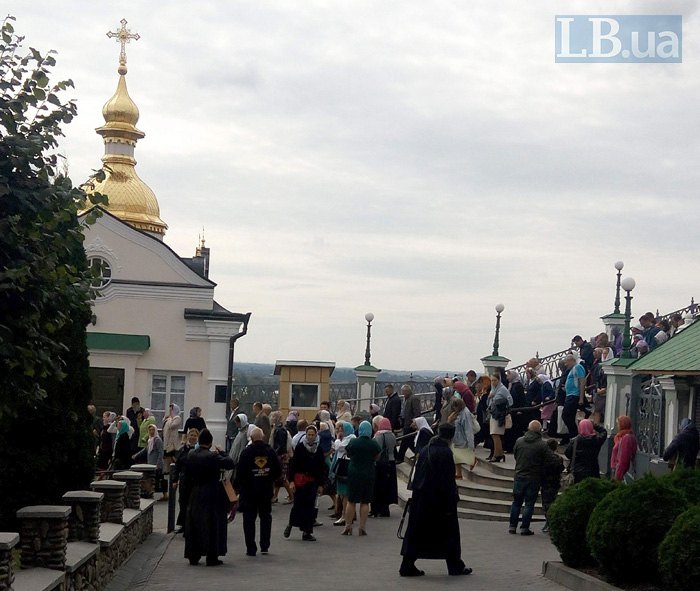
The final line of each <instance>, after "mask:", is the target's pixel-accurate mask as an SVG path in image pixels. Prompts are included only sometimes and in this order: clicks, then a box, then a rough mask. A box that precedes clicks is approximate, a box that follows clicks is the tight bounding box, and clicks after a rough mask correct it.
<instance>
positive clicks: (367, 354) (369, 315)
mask: <svg viewBox="0 0 700 591" xmlns="http://www.w3.org/2000/svg"><path fill="white" fill-rule="evenodd" d="M365 320H366V321H367V349H365V365H367V366H369V365H371V363H370V362H369V357H370V352H369V341H370V338H371V337H372V320H374V314H372V312H367V314H365Z"/></svg>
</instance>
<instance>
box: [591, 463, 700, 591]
mask: <svg viewBox="0 0 700 591" xmlns="http://www.w3.org/2000/svg"><path fill="white" fill-rule="evenodd" d="M687 508H688V503H687V501H686V500H685V496H684V495H683V493H681V492H680V491H679V490H677V489H675V488H673V487H672V486H671V484H670V483H669V482H668V481H667V480H664V479H662V478H655V477H654V476H651V475H647V476H645V477H644V478H642V479H640V480H637V481H635V482H634V483H633V484H631V485H629V486H621V487H619V488H618V489H617V490H614V491H612V492H611V493H610V494H609V495H607V496H606V497H605V498H604V499H603V500H602V501H600V503H598V506H597V507H596V508H595V509H594V510H593V514H592V515H591V518H590V520H589V522H588V528H587V530H586V542H587V544H588V549H589V550H590V552H591V554H592V556H593V558H595V559H596V561H597V562H598V564H599V565H600V567H601V568H602V570H603V572H604V574H606V575H608V576H609V577H610V578H611V579H612V581H613V582H615V583H637V582H649V581H656V580H658V560H657V558H658V549H659V544H660V543H661V542H662V540H663V539H664V536H665V535H666V534H667V533H668V531H669V530H670V529H671V526H672V525H673V522H674V521H675V519H676V517H678V516H679V515H680V514H681V513H683V511H685V510H686V509H687Z"/></svg>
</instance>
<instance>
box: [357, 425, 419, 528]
mask: <svg viewBox="0 0 700 591" xmlns="http://www.w3.org/2000/svg"><path fill="white" fill-rule="evenodd" d="M420 418H423V417H420ZM423 420H424V421H425V419H423ZM425 424H426V425H427V424H428V421H425ZM358 434H359V435H358V437H357V438H355V439H353V440H352V441H351V442H350V443H349V444H348V446H347V453H348V456H349V457H350V465H349V466H348V503H347V506H346V507H345V529H344V530H343V535H344V536H350V535H352V520H353V517H354V516H355V505H356V504H357V503H359V504H360V535H361V536H366V535H367V516H368V515H369V504H370V502H371V501H372V495H373V494H374V472H375V470H374V463H375V461H376V460H377V458H378V457H379V454H380V453H381V448H380V447H379V444H378V443H377V442H376V441H375V440H374V439H372V425H371V424H370V423H369V421H362V422H361V423H360V427H359V429H358Z"/></svg>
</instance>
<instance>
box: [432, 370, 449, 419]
mask: <svg viewBox="0 0 700 591" xmlns="http://www.w3.org/2000/svg"><path fill="white" fill-rule="evenodd" d="M445 386H446V382H445V378H443V377H442V376H438V377H436V378H435V379H434V380H433V387H434V388H435V404H433V411H434V412H435V418H434V420H433V425H440V424H441V421H440V411H441V410H442V403H443V400H444V396H443V390H444V389H445Z"/></svg>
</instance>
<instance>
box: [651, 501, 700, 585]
mask: <svg viewBox="0 0 700 591" xmlns="http://www.w3.org/2000/svg"><path fill="white" fill-rule="evenodd" d="M659 573H660V574H661V578H662V579H663V581H664V583H665V584H666V585H667V587H668V588H669V589H673V590H674V591H695V590H696V589H697V588H698V581H700V505H695V506H694V507H691V508H690V509H688V510H687V511H686V512H685V513H681V514H680V515H679V516H678V517H677V518H676V521H674V522H673V526H672V527H671V529H670V530H669V532H668V533H667V534H666V537H665V538H664V541H663V542H661V545H660V546H659Z"/></svg>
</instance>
